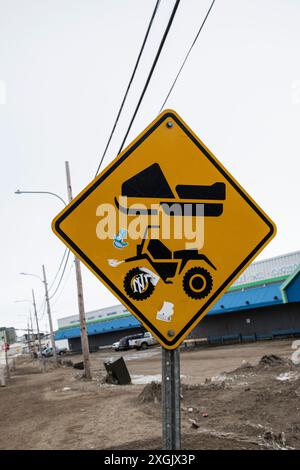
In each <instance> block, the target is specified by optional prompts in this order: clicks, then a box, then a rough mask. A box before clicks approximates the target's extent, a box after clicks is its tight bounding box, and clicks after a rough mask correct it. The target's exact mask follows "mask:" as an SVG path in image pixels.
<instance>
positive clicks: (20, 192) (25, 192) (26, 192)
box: [15, 189, 67, 206]
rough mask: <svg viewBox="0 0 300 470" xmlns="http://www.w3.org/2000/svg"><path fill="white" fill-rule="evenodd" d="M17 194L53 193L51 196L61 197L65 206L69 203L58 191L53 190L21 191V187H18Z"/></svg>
mask: <svg viewBox="0 0 300 470" xmlns="http://www.w3.org/2000/svg"><path fill="white" fill-rule="evenodd" d="M15 194H51V196H55V197H57V198H58V199H60V200H61V202H62V203H63V204H64V206H66V205H67V203H66V202H65V201H64V200H63V198H62V197H60V196H59V195H58V194H56V193H52V192H51V191H21V190H20V189H17V191H15Z"/></svg>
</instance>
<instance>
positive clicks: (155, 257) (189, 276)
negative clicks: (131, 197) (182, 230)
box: [124, 225, 216, 300]
mask: <svg viewBox="0 0 300 470" xmlns="http://www.w3.org/2000/svg"><path fill="white" fill-rule="evenodd" d="M148 228H151V225H149V226H148V227H147V229H146V231H145V234H144V237H143V240H142V243H140V244H138V245H137V247H136V251H137V253H136V256H133V257H131V258H127V259H125V260H124V261H125V262H128V263H129V262H137V261H141V260H148V261H149V263H150V265H151V266H152V268H153V270H154V271H155V272H156V273H157V274H158V276H159V277H160V278H161V279H162V280H163V282H165V283H166V284H171V283H172V279H173V278H174V277H175V276H176V275H181V274H182V272H183V270H184V268H185V266H186V264H187V263H188V262H189V261H194V260H198V261H203V262H205V263H206V264H207V265H208V266H210V268H212V269H214V270H216V267H215V266H214V265H213V263H212V262H211V261H210V260H209V259H208V258H207V256H205V255H204V254H201V253H199V251H198V250H197V249H191V250H178V251H173V252H172V251H171V250H169V248H168V247H167V246H166V245H165V244H164V243H163V242H162V241H161V240H158V239H151V238H150V239H147V238H146V236H147V231H148ZM139 266H140V263H139ZM147 271H148V270H146V269H143V268H140V267H134V268H132V269H130V271H128V272H127V274H126V276H125V278H124V289H125V291H126V293H127V295H128V296H129V297H131V298H132V299H135V300H144V299H147V298H148V297H150V295H151V294H152V293H153V291H154V289H155V283H154V282H153V280H152V276H151V274H149V272H147ZM182 285H183V289H184V291H185V293H186V294H187V295H188V296H189V297H191V298H192V299H202V298H204V297H206V296H207V295H208V294H209V293H210V291H211V289H212V286H213V278H212V275H211V274H210V272H209V271H208V270H207V269H205V268H203V267H198V266H197V267H193V268H190V269H189V270H187V271H186V272H185V274H184V275H183V280H182Z"/></svg>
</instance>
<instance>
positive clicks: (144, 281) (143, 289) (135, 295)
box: [124, 268, 154, 300]
mask: <svg viewBox="0 0 300 470" xmlns="http://www.w3.org/2000/svg"><path fill="white" fill-rule="evenodd" d="M150 278H151V276H150V275H149V274H146V273H144V272H143V271H141V270H140V268H133V269H130V271H128V273H127V274H126V276H125V278H124V289H125V292H126V294H127V295H128V296H129V297H131V298H132V299H134V300H145V299H147V298H148V297H150V295H151V294H152V293H153V291H154V285H153V284H152V282H151V280H150Z"/></svg>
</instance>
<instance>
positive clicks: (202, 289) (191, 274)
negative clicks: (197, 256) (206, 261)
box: [182, 267, 213, 299]
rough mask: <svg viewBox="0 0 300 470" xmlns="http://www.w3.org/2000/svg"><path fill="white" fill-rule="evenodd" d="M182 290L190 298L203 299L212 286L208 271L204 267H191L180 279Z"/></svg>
mask: <svg viewBox="0 0 300 470" xmlns="http://www.w3.org/2000/svg"><path fill="white" fill-rule="evenodd" d="M182 285H183V289H184V292H185V293H186V294H187V295H188V296H189V297H191V298H192V299H203V298H204V297H206V296H207V295H208V294H209V293H210V291H211V289H212V286H213V280H212V277H211V275H210V273H209V272H208V271H207V270H206V269H204V268H198V267H196V268H191V269H190V270H189V271H187V272H186V273H185V275H184V278H183V281H182Z"/></svg>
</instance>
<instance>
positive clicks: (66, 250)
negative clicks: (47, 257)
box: [48, 248, 68, 292]
mask: <svg viewBox="0 0 300 470" xmlns="http://www.w3.org/2000/svg"><path fill="white" fill-rule="evenodd" d="M67 252H68V248H66V249H65V251H64V254H63V257H62V259H61V262H60V263H59V267H58V269H57V271H56V274H55V276H54V278H53V281H52V282H51V284H50V286H49V288H48V290H49V292H50V290H51V289H52V287H53V285H54V283H55V281H56V278H57V276H58V274H59V271H60V269H61V267H62V264H63V262H64V259H65V256H66V254H67Z"/></svg>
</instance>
